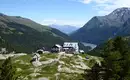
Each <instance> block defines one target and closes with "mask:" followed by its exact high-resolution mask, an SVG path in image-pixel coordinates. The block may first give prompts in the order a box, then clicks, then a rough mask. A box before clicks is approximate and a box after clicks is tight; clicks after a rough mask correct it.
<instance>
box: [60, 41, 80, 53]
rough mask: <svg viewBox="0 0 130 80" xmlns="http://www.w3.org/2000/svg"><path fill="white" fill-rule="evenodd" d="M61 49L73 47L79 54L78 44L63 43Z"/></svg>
mask: <svg viewBox="0 0 130 80" xmlns="http://www.w3.org/2000/svg"><path fill="white" fill-rule="evenodd" d="M63 47H73V48H74V49H75V51H76V52H77V53H78V52H79V46H78V42H64V45H63Z"/></svg>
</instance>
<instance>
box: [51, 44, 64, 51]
mask: <svg viewBox="0 0 130 80" xmlns="http://www.w3.org/2000/svg"><path fill="white" fill-rule="evenodd" d="M61 51H62V46H61V45H59V44H55V45H54V46H53V47H52V48H51V52H52V53H58V52H61Z"/></svg>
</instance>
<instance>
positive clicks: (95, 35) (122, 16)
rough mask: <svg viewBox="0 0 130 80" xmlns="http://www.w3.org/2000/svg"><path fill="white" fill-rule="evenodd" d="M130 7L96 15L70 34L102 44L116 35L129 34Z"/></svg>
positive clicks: (73, 36) (80, 39)
mask: <svg viewBox="0 0 130 80" xmlns="http://www.w3.org/2000/svg"><path fill="white" fill-rule="evenodd" d="M129 22H130V8H126V7H123V8H118V9H116V10H114V11H113V12H112V13H110V14H108V15H106V16H95V17H93V18H92V19H91V20H90V21H88V22H87V23H86V24H85V25H84V26H83V27H82V28H80V29H78V30H77V31H75V33H73V34H71V35H70V36H71V37H72V38H73V39H76V40H79V41H82V42H87V43H92V44H101V43H103V42H104V41H106V40H108V39H109V38H113V37H115V36H126V35H129V34H130V33H129V32H130V29H129V24H130V23H129Z"/></svg>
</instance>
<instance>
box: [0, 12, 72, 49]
mask: <svg viewBox="0 0 130 80" xmlns="http://www.w3.org/2000/svg"><path fill="white" fill-rule="evenodd" d="M64 41H71V39H70V38H69V37H68V36H67V35H66V34H64V33H62V32H61V31H59V30H57V29H54V28H51V27H48V26H43V25H40V24H38V23H36V22H34V21H32V20H30V19H27V18H22V17H20V16H8V15H5V14H0V47H6V48H7V49H9V51H16V52H32V51H35V50H36V49H38V48H41V47H45V48H48V47H51V46H52V45H53V44H56V43H57V44H63V42H64Z"/></svg>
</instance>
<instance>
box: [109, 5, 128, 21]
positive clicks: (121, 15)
mask: <svg viewBox="0 0 130 80" xmlns="http://www.w3.org/2000/svg"><path fill="white" fill-rule="evenodd" d="M129 15H130V8H127V7H123V8H118V9H116V10H114V11H113V12H112V13H110V14H109V15H107V18H108V19H110V20H116V21H119V22H123V23H124V22H125V21H127V20H128V19H129V18H130V16H129Z"/></svg>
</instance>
